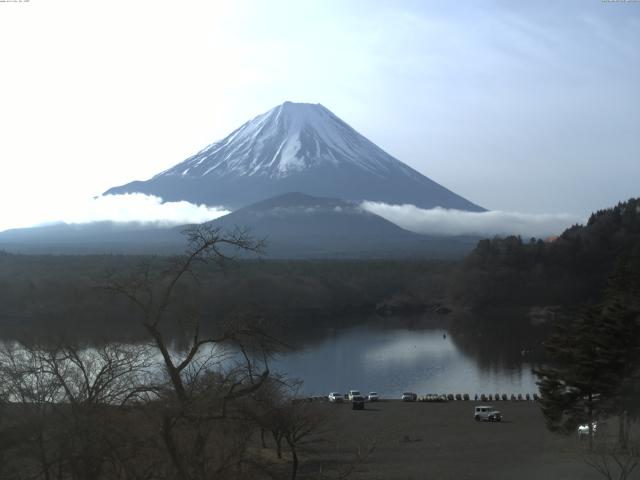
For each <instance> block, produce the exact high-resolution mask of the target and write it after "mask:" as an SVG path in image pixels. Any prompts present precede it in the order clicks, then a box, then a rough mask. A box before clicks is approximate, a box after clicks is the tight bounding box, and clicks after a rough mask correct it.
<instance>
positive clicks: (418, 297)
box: [0, 253, 453, 340]
mask: <svg viewBox="0 0 640 480" xmlns="http://www.w3.org/2000/svg"><path fill="white" fill-rule="evenodd" d="M168 261H170V260H169V258H167V257H146V256H117V255H87V256H52V255H42V256H40V255H14V254H8V253H5V254H0V326H1V327H2V331H3V332H4V334H5V335H19V334H20V333H21V332H23V333H24V332H28V333H31V334H33V333H34V332H37V331H41V332H57V331H66V332H74V334H77V335H80V336H82V337H83V338H93V339H96V340H102V339H114V338H116V339H128V338H135V337H136V336H138V335H140V334H141V333H142V332H140V330H139V327H138V326H137V324H136V322H134V321H132V319H131V309H130V306H128V305H127V303H126V302H123V301H122V299H118V298H114V297H113V296H112V295H111V294H110V293H109V292H108V291H106V290H105V289H104V288H102V287H103V286H104V285H105V282H106V281H107V279H108V278H109V276H111V275H114V274H122V273H126V272H129V271H131V270H133V269H136V268H138V267H139V266H140V265H148V266H149V268H151V269H156V270H162V269H163V268H166V265H167V262H168ZM452 266H453V264H452V263H449V262H440V261H427V260H420V261H409V260H309V261H302V260H295V261H294V260H292V261H286V260H269V261H260V260H252V261H249V260H237V261H232V262H226V263H225V264H224V265H222V266H220V265H208V266H207V267H206V268H204V267H203V266H198V267H197V268H199V269H200V270H201V271H200V272H199V274H200V277H201V281H200V282H199V283H198V284H197V285H196V284H194V285H191V286H190V288H191V289H192V290H193V291H191V293H190V295H191V299H192V300H193V301H194V302H195V299H196V298H197V299H198V300H197V302H198V303H199V304H198V305H197V306H196V308H198V309H199V310H200V311H201V312H203V315H202V317H203V328H215V325H217V324H218V323H220V322H221V321H222V320H223V319H225V318H228V317H230V316H234V315H243V314H250V313H251V312H260V314H261V315H263V316H267V317H269V319H270V321H271V322H272V324H273V328H274V329H276V330H278V329H282V330H287V331H290V328H284V327H287V326H288V327H291V326H292V325H295V326H297V327H300V328H299V329H300V330H308V329H313V328H314V327H321V326H323V325H325V326H326V325H328V324H331V323H332V322H334V325H332V326H335V327H337V326H340V322H343V321H345V320H344V319H345V318H346V317H350V316H351V317H359V316H362V315H363V314H364V315H368V314H371V313H376V312H380V313H381V314H388V313H394V312H399V313H403V312H406V311H409V310H410V311H412V312H413V311H424V310H425V309H429V308H431V309H436V308H438V306H440V305H441V304H442V301H443V298H444V295H445V293H446V284H447V278H448V275H449V273H450V271H451V268H452ZM196 290H197V292H196ZM281 327H282V328H281ZM296 330H298V329H296Z"/></svg>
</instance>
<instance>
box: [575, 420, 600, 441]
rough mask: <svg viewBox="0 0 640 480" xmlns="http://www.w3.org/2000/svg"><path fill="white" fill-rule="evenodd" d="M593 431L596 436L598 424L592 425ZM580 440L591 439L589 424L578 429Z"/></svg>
mask: <svg viewBox="0 0 640 480" xmlns="http://www.w3.org/2000/svg"><path fill="white" fill-rule="evenodd" d="M591 429H592V430H593V434H594V435H595V434H596V431H597V430H598V424H597V423H596V422H593V423H592V424H591ZM578 438H580V439H582V438H589V424H585V425H580V426H579V427H578Z"/></svg>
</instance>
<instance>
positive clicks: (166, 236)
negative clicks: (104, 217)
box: [0, 193, 478, 258]
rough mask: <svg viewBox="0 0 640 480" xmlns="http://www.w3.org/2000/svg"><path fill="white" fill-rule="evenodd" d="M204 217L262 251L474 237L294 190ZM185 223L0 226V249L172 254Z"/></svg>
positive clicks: (313, 252) (328, 254) (421, 247)
mask: <svg viewBox="0 0 640 480" xmlns="http://www.w3.org/2000/svg"><path fill="white" fill-rule="evenodd" d="M209 223H210V224H211V225H212V226H214V227H220V228H221V229H223V230H233V229H236V228H241V229H249V230H250V232H251V234H252V235H253V236H254V237H255V238H266V240H267V247H266V251H265V257H266V258H399V257H421V258H461V257H462V256H464V255H465V254H466V253H468V252H469V251H471V249H473V247H474V246H475V244H476V243H477V241H478V239H477V238H471V237H429V236H426V235H419V234H416V233H412V232H409V231H407V230H404V229H402V228H400V227H398V226H396V225H395V224H393V223H391V222H389V221H387V220H385V219H384V218H382V217H380V216H378V215H375V214H373V213H370V212H367V211H364V210H362V209H361V208H360V207H359V206H358V205H357V204H355V203H350V202H345V201H343V200H337V199H331V198H319V197H312V196H309V195H304V194H301V193H288V194H283V195H279V196H277V197H274V198H270V199H267V200H263V201H261V202H258V203H256V204H252V205H249V206H247V207H244V208H241V209H238V210H236V211H235V212H233V213H230V214H228V215H225V216H224V217H220V218H218V219H216V220H213V221H211V222H209ZM184 229H185V226H180V227H173V228H160V227H157V228H153V227H151V226H149V225H141V224H138V223H127V224H118V223H113V222H97V223H90V224H78V225H66V224H60V225H52V226H45V227H35V228H24V229H16V230H8V231H5V232H0V250H7V251H10V252H19V253H53V254H60V253H64V254H90V253H91V254H97V253H135V254H145V253H146V254H175V253H182V252H183V251H184V248H185V246H186V239H185V237H184V236H183V235H181V232H182V231H183V230H184ZM230 253H232V254H237V253H239V252H230ZM251 256H253V255H251Z"/></svg>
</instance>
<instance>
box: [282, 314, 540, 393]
mask: <svg viewBox="0 0 640 480" xmlns="http://www.w3.org/2000/svg"><path fill="white" fill-rule="evenodd" d="M454 340H455V339H454V338H453V337H452V335H451V334H449V332H447V331H446V330H443V329H429V330H408V329H405V328H398V329H389V328H379V327H375V326H367V325H360V326H356V327H351V328H348V329H345V330H338V331H335V332H333V333H332V334H329V335H327V336H326V337H325V338H323V339H322V340H320V341H318V342H316V343H314V344H311V345H308V346H307V347H306V348H305V349H303V350H301V351H296V352H294V353H289V354H287V355H284V356H281V357H279V358H278V359H277V360H276V361H275V364H274V365H272V367H273V368H272V369H273V370H274V371H279V372H282V373H286V374H288V376H289V377H292V378H297V379H300V380H303V382H304V383H303V386H302V392H301V393H304V394H308V395H326V394H328V393H329V392H332V391H338V392H347V391H348V390H351V389H359V390H360V391H362V392H369V391H376V392H378V393H380V394H381V395H382V396H383V397H387V398H397V397H399V396H400V395H401V394H402V392H404V391H413V392H416V393H418V394H419V395H421V394H427V393H454V394H455V393H469V394H470V395H471V396H472V397H473V395H474V394H475V393H478V394H480V393H486V394H489V393H491V394H495V393H506V394H509V395H510V394H511V393H516V394H517V393H522V394H525V393H533V392H536V391H537V390H538V389H537V386H536V384H535V381H536V377H535V375H534V374H533V373H532V371H531V365H530V364H528V363H526V362H524V361H522V360H519V361H517V362H513V361H510V362H500V361H498V362H494V363H492V364H486V363H485V364H484V365H482V364H481V362H479V361H478V360H477V359H475V358H473V357H472V356H471V355H470V354H467V353H465V352H463V351H462V350H461V348H459V347H458V346H457V344H456V342H455V341H454Z"/></svg>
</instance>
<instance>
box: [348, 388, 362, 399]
mask: <svg viewBox="0 0 640 480" xmlns="http://www.w3.org/2000/svg"><path fill="white" fill-rule="evenodd" d="M361 396H362V394H361V393H360V390H349V401H351V400H353V397H361Z"/></svg>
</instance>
